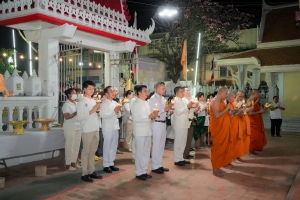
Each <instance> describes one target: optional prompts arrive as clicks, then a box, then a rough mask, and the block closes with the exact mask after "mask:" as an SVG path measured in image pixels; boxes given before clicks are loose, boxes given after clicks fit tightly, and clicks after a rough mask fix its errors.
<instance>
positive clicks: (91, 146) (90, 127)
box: [77, 81, 102, 182]
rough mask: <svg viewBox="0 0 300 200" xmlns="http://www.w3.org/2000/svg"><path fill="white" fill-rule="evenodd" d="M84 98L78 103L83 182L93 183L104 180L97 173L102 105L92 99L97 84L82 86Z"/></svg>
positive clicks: (85, 83)
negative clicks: (96, 154)
mask: <svg viewBox="0 0 300 200" xmlns="http://www.w3.org/2000/svg"><path fill="white" fill-rule="evenodd" d="M82 87H83V91H84V97H83V98H82V99H81V100H80V101H79V102H78V103H77V117H78V121H79V122H80V126H81V129H82V146H83V148H82V151H81V166H82V176H81V180H83V181H86V182H93V179H99V178H102V177H101V176H99V175H97V174H96V172H95V152H96V150H97V147H98V143H99V126H100V124H99V120H98V118H99V117H100V113H99V111H98V110H99V108H100V104H96V101H95V100H94V99H92V95H93V94H94V89H95V84H94V83H93V82H92V81H85V82H84V83H83V84H82Z"/></svg>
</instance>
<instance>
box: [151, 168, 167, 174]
mask: <svg viewBox="0 0 300 200" xmlns="http://www.w3.org/2000/svg"><path fill="white" fill-rule="evenodd" d="M152 172H154V173H157V174H163V173H164V171H163V170H161V169H160V168H158V169H154V170H152Z"/></svg>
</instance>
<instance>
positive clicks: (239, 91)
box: [236, 90, 245, 95]
mask: <svg viewBox="0 0 300 200" xmlns="http://www.w3.org/2000/svg"><path fill="white" fill-rule="evenodd" d="M240 94H245V92H244V91H243V90H238V91H237V93H236V95H240Z"/></svg>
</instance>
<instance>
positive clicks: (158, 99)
mask: <svg viewBox="0 0 300 200" xmlns="http://www.w3.org/2000/svg"><path fill="white" fill-rule="evenodd" d="M155 104H156V105H157V107H156V108H157V109H158V112H159V113H158V116H159V117H157V118H156V119H157V120H163V121H164V120H166V114H167V113H166V112H165V107H166V101H165V98H164V97H163V96H160V95H159V94H157V93H155V94H154V95H152V97H151V98H150V99H149V105H150V110H153V109H154V108H155Z"/></svg>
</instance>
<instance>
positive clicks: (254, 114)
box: [248, 89, 267, 157]
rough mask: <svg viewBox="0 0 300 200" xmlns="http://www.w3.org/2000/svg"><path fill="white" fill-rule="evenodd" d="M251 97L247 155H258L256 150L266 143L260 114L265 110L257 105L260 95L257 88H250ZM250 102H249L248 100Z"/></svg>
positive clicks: (265, 110)
mask: <svg viewBox="0 0 300 200" xmlns="http://www.w3.org/2000/svg"><path fill="white" fill-rule="evenodd" d="M251 99H252V100H253V102H254V103H253V104H254V105H253V110H252V111H251V112H249V119H250V127H251V135H250V147H249V156H251V157H258V156H257V151H258V152H259V151H261V150H263V148H264V146H266V144H267V138H266V136H265V127H264V121H263V118H262V114H263V113H266V112H267V109H266V108H261V107H260V105H259V101H260V95H259V91H258V90H257V89H254V90H252V92H251ZM248 104H250V102H248Z"/></svg>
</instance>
